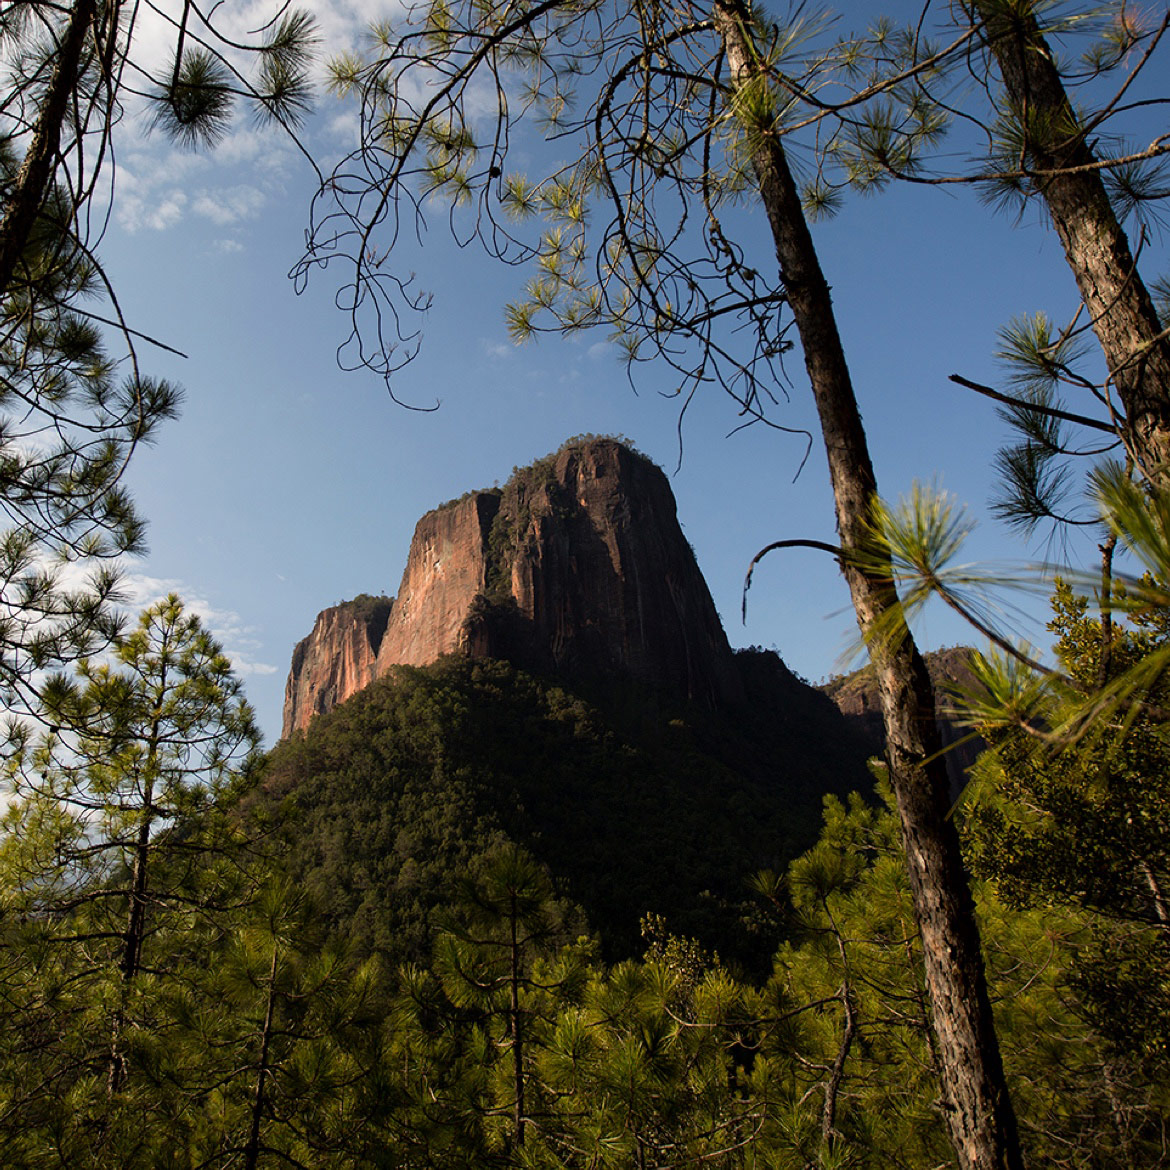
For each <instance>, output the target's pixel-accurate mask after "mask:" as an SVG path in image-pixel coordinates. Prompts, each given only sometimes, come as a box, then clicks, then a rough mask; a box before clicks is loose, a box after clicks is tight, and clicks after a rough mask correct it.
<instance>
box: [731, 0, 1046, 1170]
mask: <svg viewBox="0 0 1170 1170" xmlns="http://www.w3.org/2000/svg"><path fill="white" fill-rule="evenodd" d="M712 16H713V19H714V23H715V26H716V29H717V30H718V33H719V35H720V37H721V38H722V41H723V46H724V51H725V53H726V55H727V62H728V67H729V70H730V74H731V80H732V86H733V88H739V87H741V86H743V85H745V84H746V83H748V82H749V81H751V80H752V78H753V77H754V76H755V75H756V73H757V70H758V64H757V56H756V54H755V50H754V46H753V41H752V39H751V35H750V33H749V31H748V30H749V27H750V24H749V22H750V17H749V14H748V10H747V8H746V6H745V5H744V4H743V2H742V0H714V4H713V8H712ZM748 132H749V134H750V135H751V141H750V148H751V151H752V165H753V168H754V170H755V175H756V180H757V183H758V185H759V190H760V197H761V199H762V200H763V203H764V207H765V209H766V211H767V214H768V220H769V223H770V224H771V228H772V237H773V240H774V242H775V246H776V256H777V259H778V260H779V263H780V273H781V277H782V279H783V281H784V288H785V292H786V294H787V299H788V305H789V307H790V309H791V310H792V314H793V318H794V320H795V322H796V326H797V329H798V330H799V333H800V339H801V345H802V348H803V350H804V361H805V367H806V369H807V371H808V375H809V380H810V382H811V383H812V389H813V396H814V398H815V400H816V405H817V411H818V414H819V416H820V423H821V431H822V435H823V438H824V442H825V450H826V453H827V455H828V461H829V473H830V478H831V480H832V486H833V497H834V500H835V502H836V511H837V530H838V532H839V534H840V538H841V547H842V549H843V551H844V553H845V556H844V558H843V564H842V569H843V572H844V574H845V578H846V580H847V581H848V584H849V590H850V593H851V595H852V599H853V607H854V609H855V611H856V613H857V622H858V626H859V627H860V629H861V632H862V634H863V636H866V639H867V642H869V643H870V659H871V662H872V663H873V667H874V671H875V673H876V676H877V679H878V683H879V686H880V691H881V704H882V715H883V721H884V724H885V732H886V758H887V761H888V763H889V769H890V782H891V784H892V786H893V789H894V795H895V798H896V802H897V806H898V813H899V816H900V820H901V827H902V844H903V846H904V848H905V851H906V863H907V866H908V869H909V877H910V889H911V893H912V897H913V901H914V910H915V916H916V918H917V921H918V928H919V930H920V931H921V934H922V946H923V955H924V960H925V970H926V985H927V992H928V994H929V996H930V1003H931V1009H932V1018H933V1027H934V1030H935V1033H936V1036H937V1038H938V1049H939V1057H940V1063H941V1070H942V1082H943V1090H944V1096H945V1099H946V1104H945V1109H946V1120H947V1125H948V1128H949V1131H950V1137H951V1141H952V1143H953V1145H954V1147H955V1151H956V1154H957V1155H958V1159H959V1165H960V1166H961V1167H963V1168H964V1170H993V1168H994V1170H1001V1168H1009V1167H1010V1168H1017V1167H1021V1166H1022V1164H1023V1163H1022V1160H1021V1156H1020V1150H1019V1137H1018V1134H1017V1130H1016V1118H1015V1113H1014V1112H1013V1109H1012V1104H1011V1100H1010V1097H1009V1095H1008V1091H1007V1084H1006V1080H1005V1078H1004V1072H1003V1063H1002V1060H1001V1057H1000V1052H999V1045H998V1042H997V1040H996V1035H995V1028H994V1023H993V1020H992V1013H991V1002H990V999H989V997H988V993H987V983H986V979H985V977H984V971H983V959H982V955H981V952H980V946H979V932H978V928H977V926H976V923H975V909H974V904H973V902H972V899H971V894H970V891H969V889H968V886H967V877H966V873H965V872H964V869H963V864H962V860H961V858H960V855H959V841H958V835H957V833H956V831H955V828H954V825H953V823H952V822H951V821H950V820H949V819H948V816H947V814H948V810H949V803H950V802H949V785H948V780H947V773H946V768H945V765H944V763H943V759H942V756H941V750H942V741H941V737H940V734H939V729H938V725H937V722H936V719H935V714H934V697H933V693H932V688H931V684H930V678H929V676H928V675H927V672H926V666H925V664H924V662H923V660H922V657H921V655H920V654H919V653H918V650H917V648H916V646H915V645H914V641H913V639H912V637H911V635H910V632H909V630H908V629H906V627H905V625H904V623H903V622H902V620H901V616H900V612H901V611H900V606H899V602H898V597H897V593H896V590H895V588H894V584H893V581H892V572H891V570H890V568H889V567H888V566H881V565H872V562H871V561H867V564H869V566H870V567H867V568H864V569H863V568H860V567H858V565H857V564H856V563H854V562H852V561H851V559H850V554H851V553H853V552H854V551H855V550H858V549H859V548H861V547H863V546H866V547H867V548H868V545H869V544H870V543H871V542H868V541H867V540H866V536H867V525H868V522H869V520H870V517H871V507H872V503H873V501H874V498H875V496H876V493H877V485H876V481H875V478H874V473H873V465H872V462H871V460H870V456H869V449H868V446H867V443H866V437H865V431H864V429H863V427H862V423H861V415H860V413H859V411H858V408H857V401H856V398H855V396H854V393H853V386H852V382H851V380H850V377H849V369H848V366H847V365H846V362H845V353H844V349H843V347H842V344H841V339H840V336H839V334H838V332H837V325H836V319H835V316H834V313H833V305H832V298H831V296H830V293H829V286H828V283H827V282H826V280H825V277H824V274H823V273H822V271H821V268H820V263H819V261H818V259H817V255H816V251H815V249H814V247H813V242H812V236H811V235H810V233H809V230H808V225H807V223H806V221H805V218H804V213H803V209H802V208H801V204H800V197H799V195H798V193H797V190H796V185H795V183H794V181H793V178H792V174H791V172H790V170H789V168H788V162H787V159H786V157H785V154H784V150H783V147H782V144H781V141H780V138H779V136H778V135H777V134H776V133H775V132H773V131H772V130H771V129H770V128H765V129H759V130H757V129H753V128H749V130H748ZM879 624H881V625H882V626H883V628H886V629H889V631H890V636H888V637H883V638H882V639H880V640H873V639H871V638H870V637H869V635H870V634H871V633H872V632H873V631H874V630H875V629H876V628H878V626H879Z"/></svg>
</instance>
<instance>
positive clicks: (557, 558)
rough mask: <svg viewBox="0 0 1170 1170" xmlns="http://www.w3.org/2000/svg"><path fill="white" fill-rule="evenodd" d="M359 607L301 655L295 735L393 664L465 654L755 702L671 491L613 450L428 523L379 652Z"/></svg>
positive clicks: (711, 702) (328, 623)
mask: <svg viewBox="0 0 1170 1170" xmlns="http://www.w3.org/2000/svg"><path fill="white" fill-rule="evenodd" d="M352 604H353V603H349V605H352ZM349 605H343V606H340V607H338V608H337V609H334V610H326V611H325V612H324V613H322V614H321V615H320V616H319V617H318V619H317V624H316V626H315V627H314V629H313V633H312V634H311V635H310V636H309V637H308V638H307V639H305V641H303V642H301V643H300V644H299V645H298V646H297V649H296V652H295V653H294V655H293V667H292V671H291V673H290V675H289V682H288V687H287V689H286V699H285V719H284V734H285V735H286V736H287V735H289V734H291V732H293V731H294V730H297V729H298V728H303V727H304V726H305V725H306V724H307V722H308V721H309V719H310V718H312V716H313V715H315V714H318V713H319V712H321V711H325V710H328V709H329V708H330V707H332V706H334V705H335V704H337V703H340V702H343V701H344V700H345V699H346V698H348V697H349V696H350V695H351V694H353V693H354V692H355V691H357V690H359V689H361V687H363V686H366V685H368V684H369V683H370V682H372V681H373V679H374V678H376V677H379V676H381V675H383V674H385V673H386V672H387V671H389V670H390V669H391V667H393V666H396V665H400V664H406V665H413V666H421V665H425V664H427V663H430V662H433V661H435V659H437V658H439V657H441V656H442V655H444V654H451V653H463V654H468V655H471V656H473V657H494V658H504V659H508V660H509V661H511V662H513V663H515V664H516V665H518V666H521V667H524V668H526V669H530V670H536V671H540V672H543V673H552V674H556V675H559V676H563V677H565V678H566V679H572V680H579V681H599V680H607V679H615V680H616V679H626V680H630V681H633V682H635V683H637V684H639V685H641V686H644V687H647V688H650V689H652V690H654V691H656V692H658V693H660V694H662V695H664V696H666V697H667V698H670V699H682V700H687V701H690V702H694V703H699V704H701V705H704V706H708V707H718V706H723V705H726V704H729V703H735V702H739V701H741V700H742V699H743V684H742V682H741V680H740V677H739V672H738V670H737V667H736V664H735V659H734V656H733V654H732V652H731V649H730V647H729V645H728V642H727V637H726V635H725V634H724V632H723V627H722V625H721V623H720V621H719V616H718V614H717V612H716V610H715V605H714V603H713V602H712V600H711V594H710V592H709V590H708V589H707V585H706V582H705V581H704V580H703V576H702V574H701V572H700V571H699V567H698V565H697V564H696V563H695V558H694V553H693V552H692V550H691V548H690V545H689V544H688V543H687V541H686V538H685V537H684V536H683V533H682V529H681V528H680V527H679V523H678V518H677V515H676V508H675V500H674V494H673V492H672V491H671V490H670V484H669V482H668V481H667V479H666V476H665V475H664V474H663V473H662V471H661V470H660V469H659V468H658V467H656V466H655V465H654V464H653V463H651V462H650V461H649V460H648V459H646V458H645V457H644V456H642V455H639V454H637V453H636V452H634V451H632V450H631V449H630V448H629V447H627V446H625V445H624V444H622V443H620V442H618V441H616V440H613V439H590V440H583V441H581V442H576V443H570V444H568V445H567V446H566V447H565V448H563V449H562V450H561V451H559V452H558V453H556V454H555V455H550V456H548V457H547V458H545V459H542V460H539V461H538V462H537V463H535V464H533V465H532V466H531V467H527V468H524V469H521V470H517V471H516V472H515V473H514V474H513V476H512V478H511V479H510V480H509V481H508V483H507V484H506V485H505V486H504V488H502V489H494V490H491V491H482V492H473V493H470V494H469V495H467V496H465V497H464V498H463V499H461V500H457V501H455V502H453V503H451V504H448V505H445V506H444V507H442V508H439V509H436V510H435V511H433V512H428V513H427V514H426V515H425V516H424V517H423V518H422V519H421V520H420V521H419V522H418V525H417V527H416V528H415V533H414V538H413V539H412V541H411V545H410V554H409V557H408V558H407V564H406V570H405V572H404V573H403V576H402V585H401V587H400V589H399V591H398V596H397V598H396V599H395V601H394V603H393V606H390V605H389V603H388V602H387V603H386V606H385V615H384V621H383V625H382V628H381V629H376V623H374V624H369V623H367V625H366V627H365V640H364V641H363V638H362V636H361V631H359V630H357V628H356V626H355V625H354V619H353V618H352V616H351V615H350V614H349ZM357 624H359V625H360V623H357ZM351 627H353V628H352V629H351ZM331 663H332V665H331Z"/></svg>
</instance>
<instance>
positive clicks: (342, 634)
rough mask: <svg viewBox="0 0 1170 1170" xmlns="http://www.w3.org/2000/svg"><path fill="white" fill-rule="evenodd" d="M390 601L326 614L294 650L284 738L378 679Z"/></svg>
mask: <svg viewBox="0 0 1170 1170" xmlns="http://www.w3.org/2000/svg"><path fill="white" fill-rule="evenodd" d="M392 605H393V603H392V600H391V599H390V598H388V597H369V596H365V595H363V596H362V597H357V598H355V599H354V600H353V601H347V602H343V603H342V604H341V605H337V606H334V607H333V608H332V609H326V610H322V611H321V613H319V614H318V615H317V620H316V621H315V622H314V623H313V631H312V633H311V634H309V636H308V637H307V638H302V639H301V640H300V641H299V642H298V643H297V645H296V649H295V650H293V656H292V668H291V669H290V670H289V675H288V682H287V683H286V684H285V687H284V719H283V729H282V732H281V734H282V736H284V737H285V738H287V737H288V736H289V735H291V734H292V733H293V732H294V731H295V730H297V729H298V728H303V727H305V726H307V724H308V722H309V720H310V719H312V717H313V716H314V715H320V714H321V713H322V712H324V711H329V710H332V709H333V708H334V707H336V706H337V704H338V703H344V702H345V700H346V699H348V698H349V697H350V696H351V695H355V694H357V692H358V691H360V690H361V689H362V688H363V687H367V686H369V685H370V683H372V682H373V681H374V679H375V678H376V677H377V672H376V663H377V657H378V649H379V647H380V645H381V642H382V636H383V633H384V632H385V629H386V622H387V620H388V619H389V616H390V612H391V609H392Z"/></svg>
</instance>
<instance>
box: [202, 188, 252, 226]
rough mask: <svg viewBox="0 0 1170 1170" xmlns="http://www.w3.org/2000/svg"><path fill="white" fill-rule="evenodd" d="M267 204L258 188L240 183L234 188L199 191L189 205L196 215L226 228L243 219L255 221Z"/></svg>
mask: <svg viewBox="0 0 1170 1170" xmlns="http://www.w3.org/2000/svg"><path fill="white" fill-rule="evenodd" d="M266 202H267V196H266V195H265V194H264V192H263V191H261V190H260V189H259V188H258V187H253V186H251V185H249V184H247V183H241V184H239V185H238V186H235V187H219V188H216V189H214V190H210V191H200V192H199V194H198V195H196V197H195V201H194V202H193V203H192V204H191V210H192V211H193V212H194V213H195V214H196V215H201V216H203V217H204V218H205V219H210V220H211V221H212V222H213V223H217V224H219V225H220V226H221V227H226V226H227V225H228V224H232V223H239V222H240V220H244V219H255V218H256V216H257V215H259V214H260V210H261V208H262V207H263V206H264V204H265V203H266Z"/></svg>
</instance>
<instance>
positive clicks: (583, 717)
mask: <svg viewBox="0 0 1170 1170" xmlns="http://www.w3.org/2000/svg"><path fill="white" fill-rule="evenodd" d="M741 661H742V662H743V663H744V665H745V667H747V669H746V670H745V674H746V675H747V676H748V677H749V680H750V682H751V684H752V689H753V690H754V691H755V692H757V694H756V701H755V702H753V703H751V704H750V705H749V706H748V707H747V708H745V709H744V710H741V711H736V712H732V713H730V714H724V715H713V714H711V713H697V712H694V711H677V712H673V711H667V710H663V709H662V708H661V707H660V706H659V705H658V704H657V703H656V702H654V701H652V700H650V699H647V698H645V697H643V698H642V699H641V700H639V697H638V695H637V693H636V691H635V690H634V689H633V688H631V689H630V690H628V691H622V692H619V693H616V694H610V695H609V696H608V701H607V702H605V701H595V702H589V701H587V700H586V699H585V698H582V697H580V696H579V695H576V694H573V693H571V692H569V691H567V690H565V689H564V688H563V687H561V686H559V685H556V684H555V683H553V682H549V681H546V680H542V679H538V678H536V677H533V676H531V675H528V674H525V673H524V672H522V671H520V670H517V669H516V668H514V667H512V666H510V665H508V664H506V663H503V662H499V661H493V660H476V661H470V660H466V659H459V658H451V659H447V660H444V661H442V662H440V663H437V664H436V665H434V666H431V667H426V668H410V667H399V668H397V669H396V670H395V671H394V672H393V674H392V675H391V676H390V677H388V678H386V679H383V680H380V681H379V682H377V683H375V684H374V685H372V686H370V687H369V688H367V689H366V690H365V691H363V692H362V693H360V694H359V695H357V696H355V697H354V698H353V699H352V700H350V701H349V702H348V703H346V704H344V705H343V706H341V707H340V708H338V709H337V710H335V711H333V712H331V713H330V714H328V715H326V716H322V717H319V718H317V719H315V720H314V721H313V723H312V724H311V725H310V727H309V729H308V730H307V732H306V733H303V734H300V735H297V736H295V737H293V738H292V739H291V740H289V741H286V742H283V743H281V744H280V745H278V746H277V748H276V749H275V750H274V751H273V752H272V753H271V756H270V758H269V760H268V763H267V766H266V768H265V770H264V773H263V777H262V781H261V788H260V792H259V794H258V795H257V796H255V797H254V798H253V800H254V802H255V803H256V804H257V805H259V806H260V807H263V808H265V809H267V810H269V811H270V812H272V811H275V810H279V817H280V822H281V825H282V830H283V832H284V833H285V834H286V836H287V838H288V840H289V842H290V846H291V848H290V861H289V865H290V867H291V873H292V876H293V877H294V879H295V880H296V882H297V883H298V884H303V885H304V886H305V887H306V888H307V889H308V890H310V891H311V892H312V894H313V896H314V897H315V899H316V900H317V901H318V902H319V903H320V905H321V906H322V908H323V910H324V913H325V914H326V915H327V917H328V919H329V921H330V922H331V923H332V924H333V925H334V927H335V928H337V929H340V930H341V931H342V932H343V933H345V934H346V935H347V936H349V937H350V938H351V939H352V940H353V942H354V943H355V944H356V945H357V947H358V948H359V950H362V951H376V952H380V953H382V954H384V955H386V956H388V957H390V958H393V959H403V958H409V959H414V960H417V959H421V958H423V957H424V956H425V955H426V953H427V948H428V944H429V923H430V920H431V915H432V912H433V911H434V910H435V908H436V907H437V906H439V905H441V904H442V903H443V902H444V900H445V899H446V898H447V897H448V896H449V893H450V888H451V879H452V877H453V876H454V875H455V874H457V873H458V872H460V871H461V870H463V869H465V868H466V867H467V866H468V865H469V864H471V863H472V862H473V860H475V859H476V858H478V857H480V856H481V855H483V854H484V853H485V852H487V851H488V850H490V849H491V848H492V847H494V846H498V845H499V844H500V843H501V842H503V841H504V840H509V841H513V842H515V843H517V844H520V845H521V846H523V847H524V848H525V849H526V850H528V851H529V852H530V853H531V854H532V855H533V856H534V857H535V858H536V859H537V860H538V861H540V862H541V863H543V864H544V865H545V866H547V867H548V869H549V871H550V872H551V873H552V874H553V876H554V878H555V879H556V881H557V883H558V887H559V889H560V890H561V892H562V893H563V894H565V895H567V896H568V897H569V898H571V899H572V900H573V901H574V902H576V903H578V904H579V905H580V906H581V907H582V908H583V909H584V911H585V913H586V914H587V916H588V919H589V922H590V924H591V926H592V927H593V928H594V929H595V930H596V931H598V932H599V934H600V937H601V940H602V943H603V947H604V950H605V953H606V954H607V956H608V957H611V958H618V957H628V956H631V955H633V954H636V953H639V952H640V950H641V949H642V947H643V945H644V944H643V943H642V942H641V937H640V932H639V920H640V919H641V917H642V916H643V915H645V914H647V913H653V914H659V915H662V916H664V917H665V918H666V920H667V922H668V923H669V924H670V927H671V929H673V930H675V931H677V932H680V933H683V934H686V935H692V936H695V937H697V938H699V939H701V940H702V941H703V942H704V944H706V945H708V946H711V947H714V948H716V949H718V950H719V951H720V953H721V954H724V955H725V956H726V957H727V958H729V959H731V958H734V959H737V960H739V961H741V962H743V963H746V964H748V965H750V966H752V967H760V966H761V964H763V963H764V962H766V960H767V957H768V954H769V953H770V950H771V948H772V946H773V944H774V939H771V938H768V939H760V938H759V937H758V935H757V930H756V928H757V923H756V918H757V916H758V910H757V909H755V907H756V905H757V903H758V899H756V900H754V901H753V900H752V899H751V898H750V897H749V893H748V890H747V886H746V882H747V879H748V878H749V876H750V875H751V874H752V873H753V872H755V871H756V870H758V869H760V868H771V869H777V870H779V869H781V868H783V866H784V865H786V864H787V862H788V861H789V860H790V859H791V858H792V857H794V856H796V855H797V854H798V853H800V852H801V851H802V850H803V849H805V848H807V847H808V846H809V845H810V844H811V843H812V841H813V840H815V838H816V834H817V832H818V829H819V825H820V817H821V800H822V796H823V795H824V793H825V792H827V791H833V792H845V791H848V790H850V789H851V788H856V787H858V786H859V785H860V786H865V785H866V783H867V774H866V773H865V771H864V768H863V760H864V756H863V752H862V750H861V748H860V747H859V746H858V742H857V741H854V740H851V739H850V736H849V734H848V733H847V731H846V729H845V724H844V721H843V720H842V719H841V718H840V716H838V715H837V713H836V710H835V708H833V707H832V705H831V704H830V703H828V702H827V701H826V700H824V699H823V698H821V697H820V696H818V695H816V693H815V692H812V691H811V690H810V689H809V688H807V687H804V686H803V684H800V683H798V682H797V681H796V680H795V679H794V678H793V677H792V676H791V675H789V674H788V673H787V671H786V670H785V669H784V668H783V666H782V665H781V664H780V663H779V660H778V659H776V658H775V656H773V655H765V654H757V653H754V652H748V653H747V654H745V655H741ZM827 745H831V746H827Z"/></svg>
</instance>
